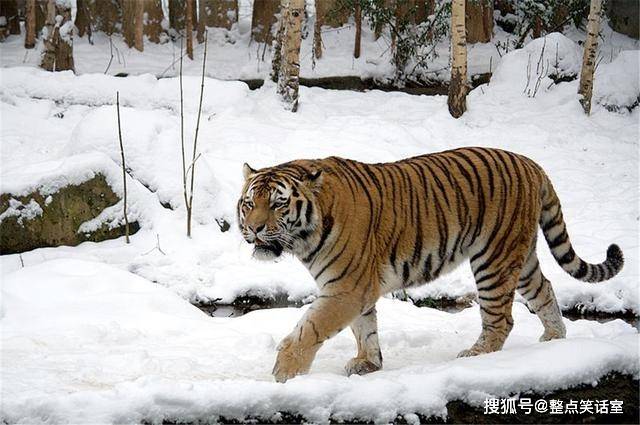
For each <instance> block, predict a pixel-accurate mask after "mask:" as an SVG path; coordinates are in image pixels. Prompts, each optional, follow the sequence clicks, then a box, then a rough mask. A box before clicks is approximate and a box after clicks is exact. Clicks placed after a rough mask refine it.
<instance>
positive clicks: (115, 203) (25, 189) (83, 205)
mask: <svg viewBox="0 0 640 425" xmlns="http://www.w3.org/2000/svg"><path fill="white" fill-rule="evenodd" d="M128 181H129V182H130V183H128V186H130V188H129V199H128V201H127V204H128V206H129V213H128V218H129V233H130V234H133V233H135V232H137V231H138V230H139V229H140V225H139V218H140V211H141V210H143V209H144V208H143V205H142V204H143V202H141V197H140V193H141V188H140V184H139V183H137V182H135V181H134V180H132V179H130V178H129V180H128ZM136 183H137V184H136ZM122 189H123V185H122V171H121V170H120V169H119V168H118V165H117V164H115V163H114V162H113V161H111V160H110V159H109V158H108V157H106V156H105V155H102V154H97V153H94V154H84V155H76V156H72V157H69V158H66V159H65V160H61V161H52V162H47V163H40V164H34V165H30V166H25V167H23V168H22V169H20V170H17V171H15V172H9V173H7V174H5V175H3V179H2V186H1V187H0V254H13V253H19V252H24V251H29V250H32V249H35V248H41V247H53V246H60V245H72V246H73V245H78V244H80V243H82V242H85V241H94V242H100V241H103V240H107V239H114V238H118V237H120V236H123V235H124V234H125V226H124V211H123V210H124V202H123V201H122V193H123V190H122ZM132 195H133V196H132ZM143 198H144V196H143ZM144 203H146V202H144Z"/></svg>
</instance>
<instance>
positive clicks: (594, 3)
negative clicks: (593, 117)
mask: <svg viewBox="0 0 640 425" xmlns="http://www.w3.org/2000/svg"><path fill="white" fill-rule="evenodd" d="M601 12H602V0H591V8H590V10H589V22H588V23H587V39H586V40H585V42H584V55H583V57H582V71H581V72H580V86H579V87H578V94H579V95H580V104H581V105H582V109H584V112H585V114H587V115H589V114H590V113H591V95H592V93H593V74H594V72H595V67H596V53H597V50H598V33H599V32H600V14H601Z"/></svg>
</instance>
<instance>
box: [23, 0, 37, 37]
mask: <svg viewBox="0 0 640 425" xmlns="http://www.w3.org/2000/svg"><path fill="white" fill-rule="evenodd" d="M24 26H25V30H26V31H25V36H24V47H25V49H33V48H34V47H35V46H36V0H27V1H26V3H25V23H24Z"/></svg>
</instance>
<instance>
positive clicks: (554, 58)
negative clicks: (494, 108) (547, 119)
mask: <svg viewBox="0 0 640 425" xmlns="http://www.w3.org/2000/svg"><path fill="white" fill-rule="evenodd" d="M581 66H582V50H581V49H580V47H579V46H578V45H577V44H576V43H575V42H574V41H572V40H571V39H569V38H568V37H566V36H564V35H562V34H561V33H558V32H554V33H551V34H548V35H546V36H544V37H541V38H537V39H535V40H532V41H531V42H529V43H528V44H527V45H526V46H524V48H522V49H518V50H514V51H512V52H510V53H508V54H506V55H505V56H504V57H502V59H501V60H500V63H499V64H498V66H497V67H496V70H495V71H494V73H493V75H492V76H491V83H490V84H491V85H498V86H504V87H508V88H510V89H511V90H515V91H518V90H519V91H520V93H524V94H525V95H526V96H529V97H535V96H536V95H537V94H538V93H544V92H546V91H547V90H548V89H549V88H550V86H551V87H552V86H553V80H552V79H551V77H553V78H555V79H572V78H576V77H577V76H578V75H580V68H581Z"/></svg>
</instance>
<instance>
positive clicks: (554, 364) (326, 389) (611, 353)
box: [0, 260, 639, 423]
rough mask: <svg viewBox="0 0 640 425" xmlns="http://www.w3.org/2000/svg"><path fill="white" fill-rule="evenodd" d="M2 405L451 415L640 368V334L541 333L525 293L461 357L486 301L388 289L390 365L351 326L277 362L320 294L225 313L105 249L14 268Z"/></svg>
mask: <svg viewBox="0 0 640 425" xmlns="http://www.w3.org/2000/svg"><path fill="white" fill-rule="evenodd" d="M2 301H3V302H2V310H1V312H0V325H1V326H2V329H3V331H2V347H3V348H2V349H3V367H2V382H3V385H2V414H1V415H2V419H3V420H4V421H7V422H11V423H13V422H29V423H33V422H45V421H47V422H55V423H122V422H127V423H130V422H141V421H143V420H145V421H151V422H156V421H157V422H160V421H162V420H165V419H169V420H171V419H179V420H182V421H197V420H198V419H204V418H209V419H210V418H212V417H216V416H218V415H221V416H225V417H226V418H228V419H232V418H236V419H242V418H243V417H245V416H247V415H251V416H253V417H256V416H259V417H262V418H266V419H268V418H271V417H272V416H273V415H275V414H276V413H277V412H283V411H286V412H290V413H299V414H301V415H304V416H305V417H306V418H307V419H309V420H311V421H314V422H325V421H327V420H328V419H329V417H333V418H335V419H344V420H348V419H354V418H358V419H362V420H373V421H378V422H385V421H390V420H393V419H394V418H395V417H396V416H397V415H398V414H412V413H420V414H423V415H427V416H430V415H440V416H446V407H445V406H446V403H447V402H448V401H450V400H454V399H460V400H465V401H467V402H469V403H473V404H481V403H482V402H483V400H484V398H485V397H488V396H506V395H509V394H514V393H518V392H522V391H526V390H534V391H539V392H544V391H550V390H553V389H559V388H567V387H570V386H574V385H578V384H581V383H592V382H596V381H597V380H598V378H600V377H601V376H603V375H604V374H607V373H609V372H612V371H616V372H620V373H623V374H630V375H633V376H635V377H637V376H638V374H639V370H638V357H637V356H638V354H637V346H638V341H639V338H638V334H637V330H635V329H634V328H633V327H632V326H630V325H628V324H626V323H624V322H623V321H621V320H615V321H612V322H608V323H597V322H589V321H584V320H578V321H575V322H571V321H565V323H566V326H567V339H565V340H557V341H551V342H546V343H538V342H537V340H538V337H539V335H540V334H541V333H542V326H541V324H540V321H539V320H538V319H537V317H536V316H534V315H532V314H530V313H529V312H528V311H527V309H526V308H525V307H524V306H522V305H519V304H516V305H515V306H514V312H513V315H514V319H515V326H514V329H513V331H512V333H511V335H510V337H509V339H508V340H507V343H506V345H505V348H504V349H503V350H502V351H501V352H497V353H492V354H489V355H483V356H478V357H473V358H463V359H457V358H456V353H457V352H458V351H459V350H461V349H463V348H467V346H468V345H469V344H471V342H472V341H473V340H475V338H476V337H477V335H478V333H479V331H480V317H479V311H478V309H477V307H476V308H470V309H467V310H464V311H462V312H460V313H456V314H450V313H445V312H441V311H437V310H432V309H427V308H417V307H414V306H412V305H410V304H409V303H405V302H401V301H394V300H388V299H382V300H380V301H379V303H378V315H379V319H378V322H379V326H380V340H381V346H382V350H383V353H384V358H385V365H384V369H383V370H382V371H380V372H376V373H373V374H370V375H367V376H362V377H361V376H352V377H346V376H345V375H344V372H343V369H342V368H343V365H344V364H345V363H346V362H347V360H348V359H349V358H350V357H352V356H353V355H354V354H355V342H354V341H353V337H352V335H351V333H350V331H348V330H345V331H343V332H341V333H340V334H338V335H337V336H336V337H335V338H332V339H331V340H329V341H328V342H327V343H325V345H324V346H323V348H322V349H321V350H320V351H319V353H318V355H317V358H316V361H315V363H314V365H313V367H312V369H311V372H310V374H309V375H306V376H302V377H298V378H295V379H293V380H291V381H289V382H287V383H286V384H277V383H275V382H273V379H272V377H271V375H270V371H271V367H272V364H273V361H274V359H275V354H276V351H275V347H276V345H277V342H278V341H279V340H280V339H281V338H282V337H284V336H285V335H286V334H287V333H288V332H289V331H290V330H291V329H292V328H293V326H294V324H295V322H296V321H297V320H298V319H299V318H300V317H301V316H302V314H303V313H304V311H305V310H306V308H299V309H296V308H287V309H274V310H262V311H256V312H253V313H250V314H247V315H245V316H243V317H241V318H212V317H209V316H207V315H205V314H204V313H202V312H200V311H199V310H198V309H196V308H195V307H193V306H191V305H189V304H188V303H187V302H186V301H184V300H183V299H181V298H180V297H178V296H176V295H175V294H173V293H172V292H170V291H168V290H166V289H164V288H161V287H159V286H157V285H155V284H153V283H151V282H149V281H147V280H145V279H143V278H140V277H138V276H135V275H133V274H131V273H128V272H125V271H122V270H119V269H117V268H114V267H112V266H109V265H105V264H102V263H98V262H89V261H79V260H54V261H49V262H44V263H42V264H39V265H36V266H31V267H25V268H23V269H20V270H18V271H16V272H13V273H10V274H7V275H5V276H4V279H3V286H2Z"/></svg>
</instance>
